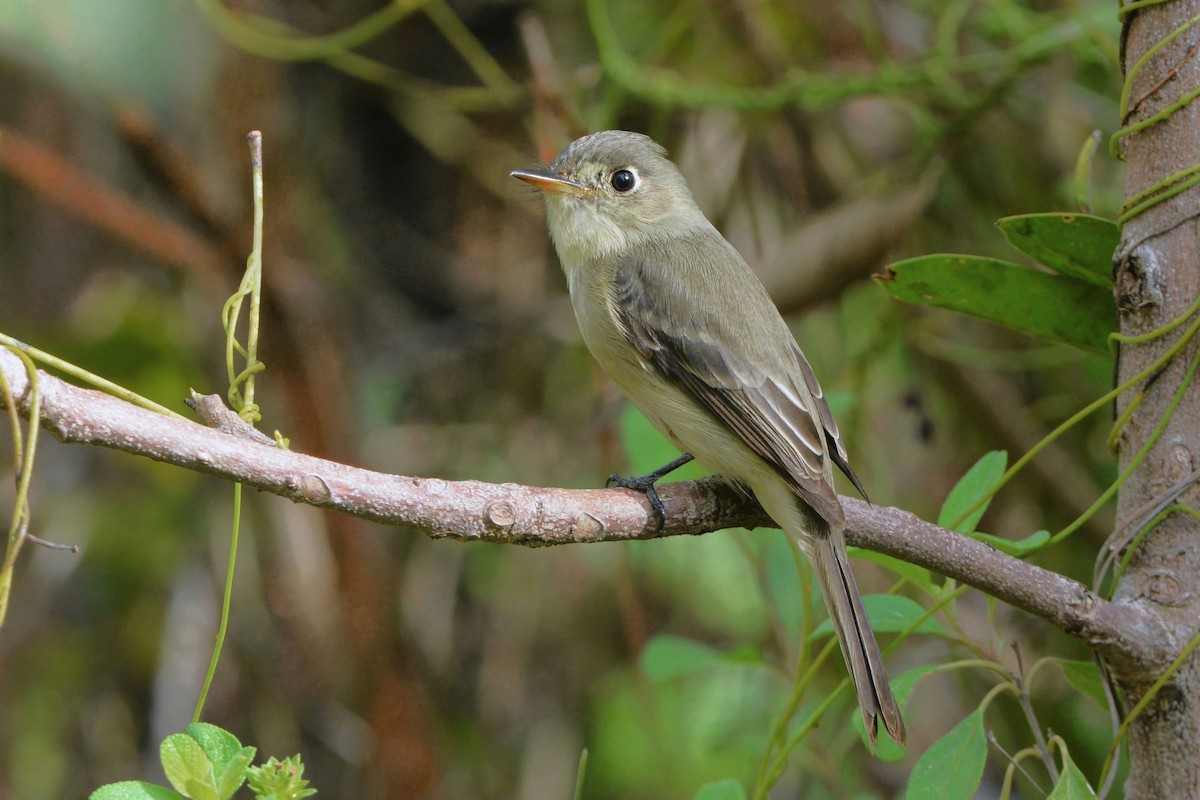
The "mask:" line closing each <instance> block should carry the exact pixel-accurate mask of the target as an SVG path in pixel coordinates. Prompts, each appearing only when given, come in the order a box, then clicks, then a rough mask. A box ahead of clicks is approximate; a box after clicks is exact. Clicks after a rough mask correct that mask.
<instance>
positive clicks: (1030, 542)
mask: <svg viewBox="0 0 1200 800" xmlns="http://www.w3.org/2000/svg"><path fill="white" fill-rule="evenodd" d="M968 535H969V536H970V537H971V538H972V539H978V540H979V541H981V542H983V543H984V544H987V545H991V546H992V547H994V548H996V549H997V550H999V551H1000V552H1001V553H1007V554H1008V555H1010V556H1016V557H1017V558H1021V557H1022V556H1026V555H1028V554H1030V553H1036V552H1037V551H1038V550H1041V549H1042V548H1043V547H1045V546H1046V542H1048V541H1050V531H1034V532H1033V533H1031V534H1029V535H1028V536H1026V537H1025V538H1024V539H1019V540H1017V541H1015V542H1014V541H1013V540H1012V539H1005V538H1004V537H1003V536H993V535H992V534H990V533H980V532H979V531H972V532H971V533H970V534H968Z"/></svg>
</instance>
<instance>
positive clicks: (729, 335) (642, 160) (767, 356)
mask: <svg viewBox="0 0 1200 800" xmlns="http://www.w3.org/2000/svg"><path fill="white" fill-rule="evenodd" d="M511 176H512V177H514V178H517V179H519V180H521V181H524V182H525V183H527V184H530V185H532V186H533V187H535V188H537V189H539V190H540V192H541V194H542V196H543V198H544V200H545V208H546V221H547V226H548V228H549V231H550V237H551V239H552V240H553V243H554V248H555V250H556V252H557V254H558V257H559V261H560V262H561V264H562V268H563V272H564V273H565V275H566V279H567V286H568V290H569V292H570V296H571V305H572V307H573V309H574V311H575V316H576V320H577V322H578V324H579V329H580V332H581V334H582V336H583V341H584V343H585V344H586V345H587V347H588V349H589V350H590V351H591V353H592V355H593V357H594V358H595V359H596V361H598V362H599V364H600V366H601V368H602V369H603V370H604V371H605V372H606V373H607V374H608V375H609V377H611V378H612V380H613V381H614V382H615V383H616V384H617V385H618V386H619V387H620V388H621V389H622V390H623V391H624V393H625V394H626V396H627V397H628V398H629V400H630V401H631V402H632V403H633V404H634V405H635V406H636V407H637V408H638V409H639V410H640V411H641V412H642V413H643V414H644V415H645V417H646V418H647V419H648V420H649V421H650V422H651V423H652V424H653V425H654V426H655V427H656V428H657V429H658V430H659V431H661V432H662V433H663V434H664V435H665V436H666V437H667V438H668V439H669V440H671V442H672V443H674V445H675V446H676V447H678V448H679V450H680V451H681V452H682V453H683V455H682V456H681V457H680V458H679V459H677V460H676V461H674V462H672V463H671V464H668V465H667V466H665V467H664V468H663V469H661V470H656V471H655V472H653V473H651V474H650V475H648V476H643V477H642V478H641V479H626V480H619V479H617V476H613V478H611V479H610V482H617V483H620V484H621V485H624V486H631V487H634V488H639V489H642V490H643V491H645V492H646V494H647V495H648V498H649V501H650V503H651V506H652V508H653V510H654V511H655V514H656V516H657V518H658V525H659V527H661V525H662V521H663V514H664V510H663V507H662V504H661V502H660V501H659V499H658V496H657V493H656V492H655V491H654V481H655V480H657V479H658V478H660V477H662V476H663V475H664V474H666V472H668V471H670V469H672V468H674V467H675V466H678V465H679V464H681V463H684V462H686V461H688V460H690V459H691V458H692V457H695V458H696V459H697V460H699V461H700V463H701V464H703V465H705V466H706V467H708V468H709V469H710V470H711V471H712V472H713V473H714V474H717V475H719V476H721V477H722V478H724V479H725V480H727V481H728V482H730V483H731V484H733V485H734V486H735V487H738V488H739V489H741V490H743V491H748V492H749V493H751V494H753V495H754V497H755V498H756V499H757V500H758V503H759V504H760V505H761V506H762V507H763V509H764V510H765V511H766V512H767V514H768V515H770V517H771V519H772V520H774V521H775V523H776V524H777V525H778V526H779V527H780V528H782V529H783V530H784V531H785V532H786V533H787V535H789V536H790V537H791V538H792V539H793V540H794V541H795V542H796V544H797V545H798V546H799V548H800V550H801V552H802V553H803V554H804V555H805V556H806V557H807V559H808V560H809V562H810V563H811V564H812V566H813V568H814V570H815V572H816V575H817V576H818V579H819V583H820V586H821V589H822V593H823V595H824V598H825V603H826V606H827V608H828V610H829V617H830V619H831V620H832V622H833V627H834V630H835V631H836V633H837V638H838V642H839V643H840V645H841V649H842V654H843V657H844V659H845V661H846V665H847V668H848V670H849V673H850V677H851V679H852V681H853V683H854V687H855V690H856V692H857V695H858V703H859V708H860V710H861V713H862V719H863V724H864V726H865V728H866V731H867V735H868V738H869V742H870V746H871V749H872V751H873V750H874V748H875V744H876V738H877V736H878V724H879V722H882V724H883V728H884V730H885V731H886V732H887V734H888V735H889V736H890V737H891V738H892V739H894V740H895V741H896V742H898V743H901V744H902V743H903V742H904V740H905V736H906V734H905V728H904V720H903V718H902V716H901V713H900V709H899V706H898V704H897V703H896V699H895V697H894V696H893V694H892V690H891V687H890V685H889V684H888V678H887V673H886V671H885V669H884V664H883V657H882V655H881V653H880V651H879V645H878V643H877V642H876V640H875V634H874V632H873V631H872V629H871V625H870V623H869V622H868V620H867V614H866V610H865V609H864V607H863V603H862V598H861V596H860V594H859V591H858V588H857V585H856V584H855V581H854V574H853V572H852V571H851V568H850V562H849V557H848V556H847V553H846V545H845V536H844V530H845V525H846V516H845V511H844V509H843V507H842V503H841V500H840V499H839V497H838V495H837V492H836V491H835V489H834V484H833V468H834V467H835V466H836V467H838V468H839V469H840V470H841V471H842V472H843V473H844V474H845V475H846V476H847V477H848V478H849V479H850V480H851V482H852V483H853V484H854V486H855V488H856V489H858V490H859V492H860V493H862V494H863V496H864V497H865V496H866V495H865V492H863V487H862V483H861V482H860V481H859V479H858V477H857V476H856V475H855V474H854V471H853V470H852V469H851V468H850V464H849V461H848V457H847V453H846V447H845V444H844V443H843V441H842V437H841V433H840V432H839V431H838V426H837V423H836V422H835V421H834V418H833V414H832V413H831V412H830V410H829V404H828V402H827V401H826V399H825V396H824V393H823V391H822V389H821V386H820V384H819V383H818V382H817V378H816V375H815V374H814V373H813V370H812V367H811V366H810V365H809V363H808V360H807V359H806V358H805V357H804V354H803V353H802V352H801V350H800V347H799V345H798V344H797V343H796V339H795V338H794V337H793V335H792V333H791V331H790V329H789V328H788V326H787V324H786V323H785V322H784V320H783V318H782V317H781V316H780V314H779V311H778V309H777V308H776V307H775V304H774V303H773V302H772V301H771V298H770V297H769V296H768V294H767V291H766V289H765V288H764V287H763V285H762V283H761V281H759V279H758V277H757V276H756V275H755V274H754V271H753V270H752V269H751V267H750V266H749V265H748V264H747V263H746V261H745V259H743V258H742V256H741V255H740V254H739V253H738V251H737V250H736V249H735V248H734V247H733V245H731V244H730V243H729V242H728V241H727V240H726V239H725V238H724V237H723V236H722V235H721V234H720V233H719V232H718V231H717V229H716V228H715V227H714V226H713V225H712V223H711V222H709V220H708V219H707V218H706V217H705V215H704V213H703V212H702V211H701V210H700V208H699V206H698V205H697V204H696V201H695V198H694V197H693V195H692V192H691V190H690V189H689V187H688V185H687V182H686V180H685V179H684V177H683V175H682V174H681V173H680V171H679V168H678V167H677V166H676V165H675V164H674V163H673V162H672V161H671V160H670V159H669V158H668V157H667V151H666V150H665V148H663V147H662V146H661V145H659V144H658V143H656V142H655V141H654V140H653V139H651V138H649V137H648V136H645V135H643V134H640V133H634V132H631V131H602V132H599V133H593V134H590V135H588V136H584V137H582V138H580V139H577V140H575V141H574V142H572V143H570V144H569V145H568V146H567V147H566V148H565V149H564V150H563V151H562V152H561V153H559V155H558V156H557V157H556V158H555V159H554V161H553V162H552V163H551V164H550V165H549V167H548V168H543V167H537V168H529V169H518V170H514V171H512V172H511Z"/></svg>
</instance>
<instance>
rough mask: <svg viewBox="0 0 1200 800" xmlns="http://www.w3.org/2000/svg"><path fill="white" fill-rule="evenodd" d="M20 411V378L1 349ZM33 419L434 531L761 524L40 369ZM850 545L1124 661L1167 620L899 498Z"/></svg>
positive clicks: (583, 533) (684, 529)
mask: <svg viewBox="0 0 1200 800" xmlns="http://www.w3.org/2000/svg"><path fill="white" fill-rule="evenodd" d="M0 372H3V373H4V376H5V378H6V379H7V381H8V383H9V386H11V387H12V391H13V395H14V396H15V397H17V398H18V403H19V404H20V405H21V407H22V409H21V410H22V413H27V409H25V408H24V406H25V399H24V398H25V397H26V394H27V391H28V379H27V376H26V374H25V371H24V369H23V367H22V365H21V362H20V360H19V359H17V358H16V357H15V356H13V355H12V354H11V353H9V352H7V351H6V350H3V349H0ZM38 380H39V386H40V387H41V393H42V424H43V425H45V426H46V428H47V429H48V430H49V431H50V432H51V433H52V434H54V435H55V436H56V437H57V438H59V439H61V440H62V441H64V442H78V443H86V444H94V445H101V446H104V447H110V448H114V449H117V450H122V451H124V452H128V453H134V454H136V455H141V456H146V457H148V458H153V459H155V460H157V461H163V462H166V463H169V464H175V465H177V466H181V467H185V468H187V469H192V470H196V471H198V472H206V473H209V474H211V475H216V476H218V477H221V478H225V479H227V480H235V481H240V482H241V483H244V484H246V485H248V486H252V487H254V488H257V489H261V490H263V491H267V492H271V493H273V494H278V495H281V496H283V497H287V498H290V499H292V500H293V501H295V502H302V503H308V504H310V505H315V506H319V507H321V508H329V509H334V510H337V511H342V512H344V513H347V514H352V515H354V516H357V517H361V518H363V519H368V520H373V521H375V522H379V523H382V524H385V525H393V526H400V527H406V528H411V529H415V530H416V531H419V532H421V533H424V534H426V535H427V536H431V537H433V538H452V539H459V540H463V541H472V540H479V541H491V542H500V543H506V544H523V545H532V546H537V545H554V544H568V543H582V542H605V541H625V540H631V539H652V538H657V537H659V536H675V535H681V534H701V533H706V532H709V531H714V530H719V529H721V528H731V527H747V528H753V527H759V526H770V525H771V521H770V519H769V518H768V517H767V516H766V515H765V514H764V513H763V511H762V509H760V508H759V507H758V505H757V504H756V503H755V502H754V501H753V500H751V499H748V498H746V497H745V496H744V495H742V494H740V493H739V492H737V491H736V490H734V489H732V488H730V487H729V486H727V485H726V484H724V483H723V482H722V481H720V480H718V479H714V478H708V479H704V480H699V481H688V482H683V483H673V484H669V485H666V486H663V487H662V488H660V489H659V495H660V497H661V498H662V500H663V502H664V504H665V505H666V509H667V521H666V525H665V526H664V527H663V529H662V531H660V532H656V531H655V530H654V518H653V515H652V513H651V510H650V506H649V504H648V503H647V502H646V499H645V498H644V497H643V496H642V495H640V494H638V493H636V492H632V491H627V490H621V489H613V490H609V489H548V488H537V487H530V486H518V485H515V484H490V483H483V482H480V481H446V480H441V479H438V478H415V477H405V476H401V475H385V474H382V473H378V472H372V471H370V470H366V469H360V468H358V467H352V466H349V465H346V464H340V463H337V462H334V461H327V460H325V459H321V458H315V457H313V456H308V455H304V454H302V453H295V452H291V451H288V450H280V449H277V448H276V447H273V446H269V445H266V444H261V443H258V442H255V441H251V440H248V439H246V438H243V437H239V436H231V435H229V434H228V433H224V432H222V431H220V430H218V429H215V428H209V427H206V426H204V425H200V424H197V423H192V422H186V421H181V420H177V419H171V418H168V417H165V416H161V415H159V414H156V413H154V412H151V411H147V410H145V409H142V408H139V407H137V406H134V405H131V404H130V403H127V402H125V401H123V400H119V399H117V398H115V397H112V396H110V395H106V394H103V393H101V392H96V391H93V390H90V389H82V388H79V387H77V386H73V385H71V384H68V383H66V382H65V381H62V380H59V379H57V378H54V377H52V376H50V375H47V374H45V373H42V372H39V373H38ZM842 500H843V503H844V504H845V507H846V515H847V520H848V530H847V536H848V538H849V541H850V543H851V544H854V545H856V546H858V547H864V548H867V549H869V550H875V551H878V552H881V553H886V554H888V555H891V556H894V557H896V558H899V559H902V560H904V561H908V562H911V563H914V564H918V565H921V566H923V567H926V568H928V569H931V570H934V571H936V572H938V573H940V574H943V575H947V576H950V577H952V578H954V579H956V580H958V581H960V582H962V583H965V584H967V585H970V586H973V587H975V588H977V589H980V590H982V591H984V592H987V593H988V594H991V595H993V596H995V597H997V598H999V599H1001V600H1003V601H1005V602H1007V603H1010V604H1011V605H1013V606H1015V607H1017V608H1020V609H1023V610H1025V611H1028V612H1029V613H1031V614H1034V615H1036V616H1039V617H1041V618H1043V619H1045V620H1047V621H1049V622H1051V623H1052V624H1054V625H1055V626H1057V627H1058V628H1060V629H1062V630H1064V631H1066V632H1067V633H1069V634H1071V635H1073V636H1075V637H1078V638H1080V639H1082V640H1084V641H1085V642H1087V643H1088V644H1089V645H1091V646H1092V647H1094V648H1096V649H1097V650H1099V651H1101V652H1103V653H1104V655H1105V657H1106V658H1108V659H1110V660H1112V659H1117V660H1119V661H1121V662H1124V663H1128V664H1142V665H1150V664H1156V663H1158V664H1160V663H1161V659H1163V658H1164V657H1165V654H1164V652H1163V650H1164V647H1163V645H1162V644H1161V643H1162V642H1163V641H1166V640H1167V637H1164V636H1163V633H1162V630H1163V626H1162V624H1161V622H1160V621H1159V619H1158V617H1157V616H1156V615H1154V614H1152V613H1150V612H1149V611H1148V610H1146V609H1145V608H1143V606H1142V605H1141V604H1139V603H1137V602H1119V603H1118V602H1109V601H1106V600H1104V599H1102V598H1101V597H1099V596H1098V595H1096V594H1095V593H1093V592H1092V591H1090V590H1089V589H1088V588H1087V587H1086V586H1084V585H1083V584H1081V583H1078V582H1076V581H1073V580H1071V579H1069V578H1066V577H1063V576H1061V575H1058V574H1056V573H1053V572H1050V571H1048V570H1045V569H1042V568H1041V567H1038V566H1035V565H1033V564H1029V563H1026V562H1024V561H1021V560H1019V559H1016V558H1012V557H1011V556H1007V555H1005V554H1003V553H1001V552H999V551H997V550H994V549H992V548H991V547H988V546H987V545H985V544H982V543H980V542H977V541H975V540H973V539H970V538H968V537H966V536H962V535H960V534H957V533H954V532H953V531H949V530H946V529H944V528H939V527H938V526H936V525H933V524H931V523H928V522H925V521H924V520H921V519H919V518H917V517H915V516H913V515H912V514H909V513H908V512H906V511H902V510H900V509H897V508H888V507H883V506H873V505H870V504H869V503H865V502H863V501H861V500H856V499H853V498H848V497H847V498H843V499H842Z"/></svg>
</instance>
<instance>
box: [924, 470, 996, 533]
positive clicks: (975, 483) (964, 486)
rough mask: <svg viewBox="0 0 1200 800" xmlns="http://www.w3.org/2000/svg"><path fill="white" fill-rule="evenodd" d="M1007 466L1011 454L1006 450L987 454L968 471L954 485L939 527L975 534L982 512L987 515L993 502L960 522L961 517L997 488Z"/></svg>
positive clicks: (944, 507) (980, 507) (944, 506)
mask: <svg viewBox="0 0 1200 800" xmlns="http://www.w3.org/2000/svg"><path fill="white" fill-rule="evenodd" d="M1007 466H1008V453H1006V452H1004V451H1003V450H993V451H991V452H990V453H984V454H983V456H982V457H981V458H980V459H979V460H978V461H976V462H975V463H974V464H973V465H972V466H971V468H970V469H969V470H967V473H966V474H965V475H963V476H962V477H961V478H959V479H958V483H956V484H954V488H953V489H951V490H950V494H948V495H947V496H946V501H945V502H944V503H942V510H941V511H939V512H938V518H937V524H938V525H940V526H941V527H943V528H950V529H952V530H956V531H958V532H959V533H970V532H971V531H973V530H975V526H976V525H978V524H979V520H980V519H981V518H982V517H983V512H985V511H987V508H988V505H989V504H990V503H991V502H992V501H991V499H990V498H989V499H988V500H986V501H984V502H983V503H982V504H981V505H980V506H979V508H977V509H975V510H974V511H972V512H971V513H970V514H969V515H968V516H966V517H965V518H964V519H962V520H961V521H959V517H962V515H963V514H964V513H965V512H966V510H967V509H968V508H970V507H971V506H973V505H975V504H976V503H978V502H979V498H981V497H983V496H984V495H985V494H987V492H988V491H989V490H990V489H991V488H992V487H993V486H995V485H996V481H998V480H1000V476H1001V475H1003V474H1004V469H1005V467H1007Z"/></svg>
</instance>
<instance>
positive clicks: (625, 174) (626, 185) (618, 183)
mask: <svg viewBox="0 0 1200 800" xmlns="http://www.w3.org/2000/svg"><path fill="white" fill-rule="evenodd" d="M636 185H637V176H635V175H634V174H633V173H632V172H630V171H629V170H627V169H619V170H617V171H616V172H614V173H613V176H612V187H613V188H614V189H616V190H617V191H618V192H628V191H629V190H630V189H632V188H633V187H634V186H636Z"/></svg>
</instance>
